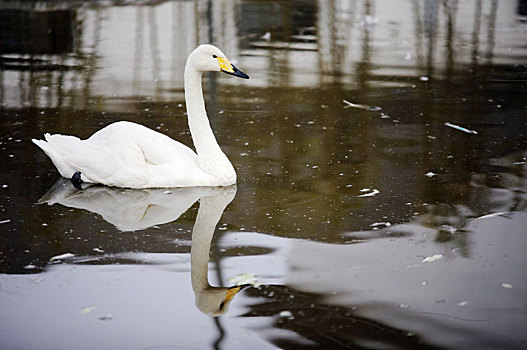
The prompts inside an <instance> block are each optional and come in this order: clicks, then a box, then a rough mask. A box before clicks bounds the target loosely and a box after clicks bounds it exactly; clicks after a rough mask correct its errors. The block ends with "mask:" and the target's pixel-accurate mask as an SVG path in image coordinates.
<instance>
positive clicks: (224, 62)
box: [217, 57, 249, 79]
mask: <svg viewBox="0 0 527 350" xmlns="http://www.w3.org/2000/svg"><path fill="white" fill-rule="evenodd" d="M217 60H218V64H219V65H220V70H221V71H222V72H223V73H227V74H230V75H234V76H235V77H239V78H243V79H249V76H248V75H247V74H245V73H244V72H242V71H241V70H239V69H238V68H236V67H235V66H234V65H233V64H231V63H230V62H229V60H228V59H227V58H226V57H218V58H217Z"/></svg>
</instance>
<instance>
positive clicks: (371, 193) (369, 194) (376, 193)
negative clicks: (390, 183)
mask: <svg viewBox="0 0 527 350" xmlns="http://www.w3.org/2000/svg"><path fill="white" fill-rule="evenodd" d="M361 192H364V191H362V190H361ZM379 193H381V192H380V191H379V190H378V189H376V188H374V189H373V190H372V191H371V192H370V193H365V194H361V195H358V196H357V197H373V196H376V195H378V194H379Z"/></svg>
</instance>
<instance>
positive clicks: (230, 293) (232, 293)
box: [218, 58, 242, 304]
mask: <svg viewBox="0 0 527 350" xmlns="http://www.w3.org/2000/svg"><path fill="white" fill-rule="evenodd" d="M218 60H219V58H218ZM227 62H229V61H227ZM240 289H242V287H232V288H229V289H228V290H227V294H226V295H225V300H224V303H225V304H227V303H228V302H229V301H231V300H232V298H234V296H235V295H236V294H238V292H239V291H240Z"/></svg>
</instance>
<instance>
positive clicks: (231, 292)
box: [196, 285, 249, 317]
mask: <svg viewBox="0 0 527 350" xmlns="http://www.w3.org/2000/svg"><path fill="white" fill-rule="evenodd" d="M247 286H249V285H243V286H234V287H230V288H226V287H209V288H207V289H205V290H203V291H201V293H197V294H196V306H197V307H198V309H200V311H201V312H203V313H204V314H207V315H209V316H214V317H216V316H221V315H223V314H224V313H226V312H227V310H228V309H229V304H230V302H231V301H232V299H233V298H234V297H235V296H236V294H238V292H239V291H241V290H242V289H244V288H245V287H247Z"/></svg>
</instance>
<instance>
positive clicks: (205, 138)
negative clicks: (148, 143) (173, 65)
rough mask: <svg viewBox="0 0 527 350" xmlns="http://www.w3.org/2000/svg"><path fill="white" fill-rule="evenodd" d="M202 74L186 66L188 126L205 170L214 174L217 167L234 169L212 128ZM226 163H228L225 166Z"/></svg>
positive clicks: (190, 66)
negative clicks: (204, 96) (204, 98)
mask: <svg viewBox="0 0 527 350" xmlns="http://www.w3.org/2000/svg"><path fill="white" fill-rule="evenodd" d="M201 78H202V72H200V71H197V70H196V69H194V68H193V67H192V65H190V64H188V62H187V65H186V66H185V101H186V104H187V114H188V125H189V128H190V134H191V135H192V141H193V142H194V147H195V148H196V153H197V154H198V157H199V162H200V166H201V168H202V169H203V170H205V171H207V172H209V173H211V174H214V173H215V172H217V169H216V168H217V167H225V166H227V167H232V165H231V164H230V162H229V161H228V159H227V157H226V156H225V154H224V153H223V151H222V150H221V148H220V146H219V145H218V142H217V141H216V137H214V133H213V132H212V129H211V127H210V123H209V119H208V117H207V111H206V110H205V101H204V100H203V89H202V86H201ZM225 161H226V162H227V163H228V164H227V165H226V164H224V163H225Z"/></svg>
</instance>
